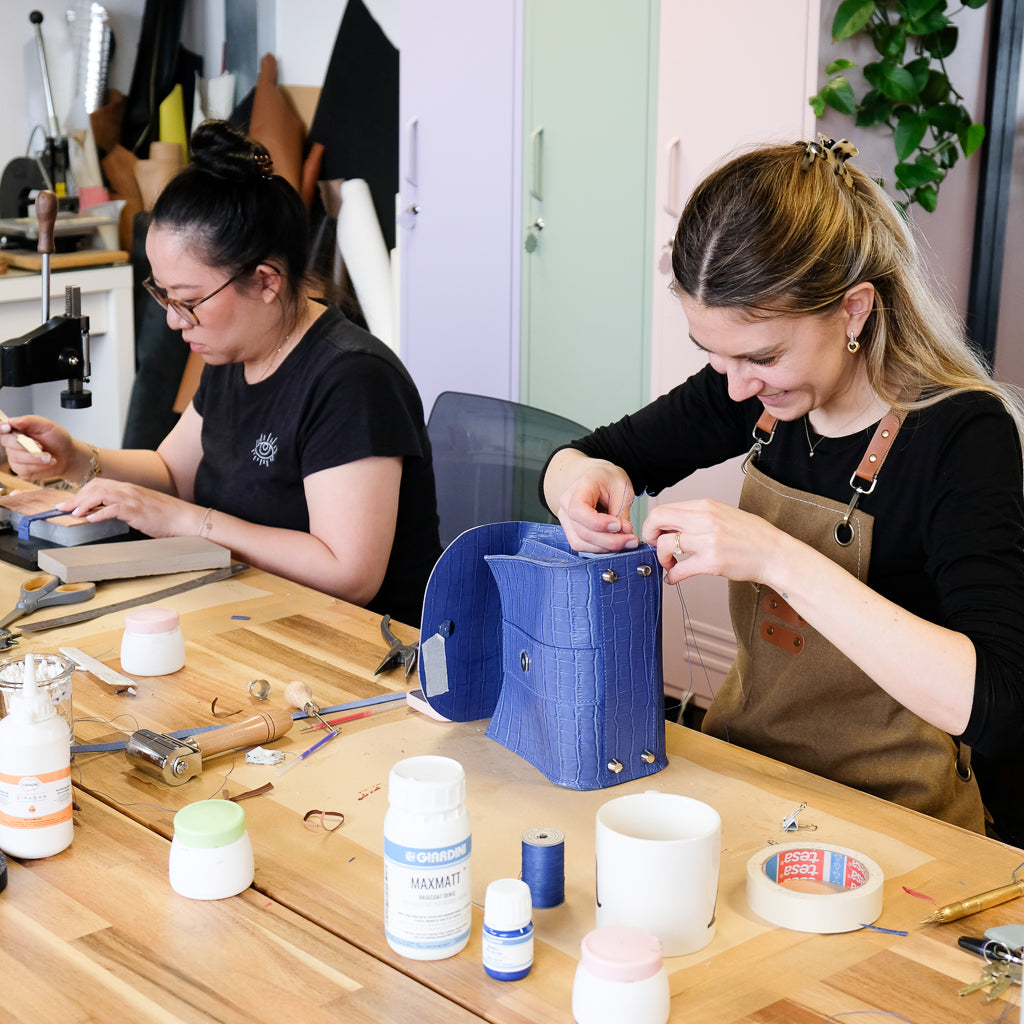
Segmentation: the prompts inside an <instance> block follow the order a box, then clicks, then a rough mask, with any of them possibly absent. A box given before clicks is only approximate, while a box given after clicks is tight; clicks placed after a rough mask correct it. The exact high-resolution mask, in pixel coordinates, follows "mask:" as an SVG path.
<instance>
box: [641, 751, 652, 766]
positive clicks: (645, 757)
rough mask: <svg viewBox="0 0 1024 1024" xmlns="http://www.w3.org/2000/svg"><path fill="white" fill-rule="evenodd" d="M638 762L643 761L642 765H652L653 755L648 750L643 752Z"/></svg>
mask: <svg viewBox="0 0 1024 1024" xmlns="http://www.w3.org/2000/svg"><path fill="white" fill-rule="evenodd" d="M640 760H641V761H643V763H644V764H654V755H653V754H652V753H651V752H650V751H649V750H645V751H644V752H643V753H642V754H641V755H640Z"/></svg>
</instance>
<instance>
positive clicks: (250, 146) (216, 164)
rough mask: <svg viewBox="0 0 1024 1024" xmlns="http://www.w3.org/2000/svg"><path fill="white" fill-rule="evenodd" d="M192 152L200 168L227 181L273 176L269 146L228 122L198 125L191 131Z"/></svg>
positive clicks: (253, 180) (241, 181)
mask: <svg viewBox="0 0 1024 1024" xmlns="http://www.w3.org/2000/svg"><path fill="white" fill-rule="evenodd" d="M190 155H191V158H192V162H193V163H194V164H195V166H196V167H197V168H198V169H199V170H202V171H206V172H207V173H208V174H212V175H213V176H214V177H217V178H222V179H224V180H225V181H233V182H238V183H246V182H249V183H251V182H256V181H259V180H261V179H265V178H272V177H273V175H274V164H273V161H272V160H271V158H270V153H269V152H267V149H266V147H265V146H263V145H261V144H260V143H258V142H255V141H254V140H253V139H250V138H249V136H247V135H245V134H243V133H242V132H240V131H239V130H238V129H237V128H235V127H233V126H232V125H230V124H229V123H228V122H227V121H204V122H203V123H202V124H201V125H199V127H198V128H196V130H195V131H194V132H193V133H192V139H191V143H190Z"/></svg>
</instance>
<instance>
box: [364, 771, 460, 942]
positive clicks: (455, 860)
mask: <svg viewBox="0 0 1024 1024" xmlns="http://www.w3.org/2000/svg"><path fill="white" fill-rule="evenodd" d="M465 798H466V773H465V772H464V771H463V769H462V765H461V764H459V762H458V761H454V760H452V759H451V758H450V757H439V756H436V755H425V756H422V757H408V758H406V759H405V760H403V761H399V762H398V763H397V764H396V765H395V766H394V767H393V768H392V769H391V774H390V776H389V779H388V805H389V806H388V812H387V814H386V815H385V817H384V935H385V938H386V939H387V940H388V945H389V946H390V947H391V948H392V949H393V950H394V951H395V952H396V953H398V954H399V955H400V956H404V957H408V958H409V959H410V960H441V959H443V958H444V957H448V956H454V955H455V954H456V953H458V952H459V950H461V949H462V948H463V947H464V946H465V945H466V943H467V942H468V941H469V933H470V928H471V926H472V923H473V903H472V891H471V888H470V876H469V858H470V851H471V845H472V844H471V839H470V827H469V814H468V812H467V811H466V806H465Z"/></svg>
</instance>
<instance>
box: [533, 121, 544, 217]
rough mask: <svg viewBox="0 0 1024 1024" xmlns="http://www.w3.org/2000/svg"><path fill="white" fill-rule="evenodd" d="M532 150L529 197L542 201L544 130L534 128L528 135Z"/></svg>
mask: <svg viewBox="0 0 1024 1024" xmlns="http://www.w3.org/2000/svg"><path fill="white" fill-rule="evenodd" d="M530 141H531V143H532V149H533V184H532V185H531V187H530V195H532V196H533V198H534V199H540V200H541V201H542V202H543V200H544V128H543V126H542V127H540V128H534V129H533V133H532V134H531V135H530Z"/></svg>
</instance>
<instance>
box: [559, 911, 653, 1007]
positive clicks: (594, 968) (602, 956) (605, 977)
mask: <svg viewBox="0 0 1024 1024" xmlns="http://www.w3.org/2000/svg"><path fill="white" fill-rule="evenodd" d="M572 1015H573V1018H574V1019H575V1020H576V1022H577V1024H666V1022H667V1021H668V1017H669V986H668V975H667V974H666V973H665V964H664V959H663V955H662V948H661V941H660V940H659V939H658V938H657V937H656V936H654V935H652V934H651V933H650V932H648V931H644V930H643V929H642V928H631V927H628V926H626V925H609V926H606V927H604V928H595V929H594V930H593V931H592V932H588V933H587V934H586V935H584V936H583V942H582V944H581V946H580V962H579V964H578V965H577V967H576V976H575V978H574V979H573V986H572Z"/></svg>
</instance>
